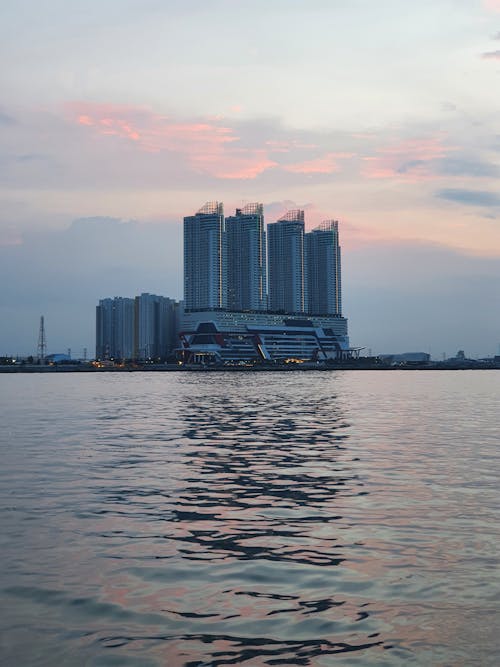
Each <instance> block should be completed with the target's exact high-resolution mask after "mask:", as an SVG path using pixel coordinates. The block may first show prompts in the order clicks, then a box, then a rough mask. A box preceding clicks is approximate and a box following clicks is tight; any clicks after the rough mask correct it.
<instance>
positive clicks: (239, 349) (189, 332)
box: [180, 311, 353, 363]
mask: <svg viewBox="0 0 500 667" xmlns="http://www.w3.org/2000/svg"><path fill="white" fill-rule="evenodd" d="M181 342H182V351H181V352H180V356H181V357H182V358H183V359H184V361H186V362H188V363H209V362H227V363H231V362H238V361H283V360H286V359H297V360H317V361H324V360H326V359H342V358H346V357H350V356H351V355H352V354H353V350H351V349H350V348H349V339H348V337H347V320H346V319H345V318H343V317H337V316H318V317H307V316H305V315H301V314H296V315H283V314H280V313H272V312H257V311H255V312H253V313H249V312H235V311H204V312H189V313H185V314H184V318H183V330H182V332H181Z"/></svg>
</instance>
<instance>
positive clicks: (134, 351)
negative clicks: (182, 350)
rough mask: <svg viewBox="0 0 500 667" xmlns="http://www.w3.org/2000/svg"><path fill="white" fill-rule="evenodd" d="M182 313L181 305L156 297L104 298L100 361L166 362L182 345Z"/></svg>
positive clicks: (100, 308)
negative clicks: (153, 360)
mask: <svg viewBox="0 0 500 667" xmlns="http://www.w3.org/2000/svg"><path fill="white" fill-rule="evenodd" d="M179 311H180V304H179V303H177V302H176V301H174V300H173V299H169V298H168V297H164V296H158V295H156V294H146V293H143V294H141V295H139V296H137V297H135V298H123V297H114V298H108V299H101V300H100V301H99V304H98V306H97V308H96V359H110V360H125V359H138V360H148V359H157V360H158V359H160V360H164V359H166V358H167V357H168V356H169V355H171V354H172V353H173V351H174V349H175V348H176V347H177V345H178V334H179V328H180V312H179Z"/></svg>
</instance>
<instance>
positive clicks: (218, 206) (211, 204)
mask: <svg viewBox="0 0 500 667" xmlns="http://www.w3.org/2000/svg"><path fill="white" fill-rule="evenodd" d="M196 215H224V204H223V203H222V202H218V201H207V202H206V203H205V204H203V206H202V207H201V208H200V209H199V211H196Z"/></svg>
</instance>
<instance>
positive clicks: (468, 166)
mask: <svg viewBox="0 0 500 667" xmlns="http://www.w3.org/2000/svg"><path fill="white" fill-rule="evenodd" d="M437 166H438V170H439V172H440V173H442V174H446V175H450V176H475V177H478V178H482V177H485V178H489V177H491V178H494V177H495V176H498V175H499V174H500V167H499V166H498V165H496V164H491V163H488V162H480V161H478V160H471V159H468V158H460V157H454V158H445V159H444V160H440V161H439V162H438V165H437Z"/></svg>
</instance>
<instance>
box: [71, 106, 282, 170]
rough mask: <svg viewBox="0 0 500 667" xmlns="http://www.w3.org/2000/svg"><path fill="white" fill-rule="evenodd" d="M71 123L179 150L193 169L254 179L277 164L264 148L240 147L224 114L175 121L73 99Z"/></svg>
mask: <svg viewBox="0 0 500 667" xmlns="http://www.w3.org/2000/svg"><path fill="white" fill-rule="evenodd" d="M66 109H67V112H68V114H69V116H70V118H71V120H72V121H73V122H75V123H76V124H77V125H80V126H83V127H85V128H87V129H88V130H89V131H92V132H94V133H95V134H97V135H104V136H106V137H116V138H119V139H122V140H125V141H127V142H131V143H133V144H134V146H135V148H136V149H139V150H142V151H147V152H151V153H160V152H163V151H165V152H174V153H179V154H180V155H182V156H183V157H184V158H185V160H186V162H187V163H188V164H189V165H190V166H191V168H192V169H194V170H196V171H200V172H204V173H209V174H210V175H212V176H215V177H217V178H224V179H226V178H227V179H252V178H255V177H256V176H258V175H259V174H261V173H262V172H264V171H266V170H267V169H269V168H271V167H273V166H275V165H276V162H274V161H273V160H271V159H270V158H269V157H268V151H267V150H265V149H252V148H249V149H247V148H242V147H241V146H240V145H239V143H238V142H239V137H238V136H236V134H235V133H234V130H233V129H232V128H230V127H227V126H225V125H223V124H221V122H220V121H221V120H222V119H215V118H214V119H211V120H210V121H204V122H178V121H177V120H174V119H171V118H169V117H167V116H162V115H160V114H155V113H153V112H152V111H150V110H149V109H146V108H143V107H132V106H125V105H112V104H95V103H88V102H75V103H71V104H68V105H67V106H66Z"/></svg>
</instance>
